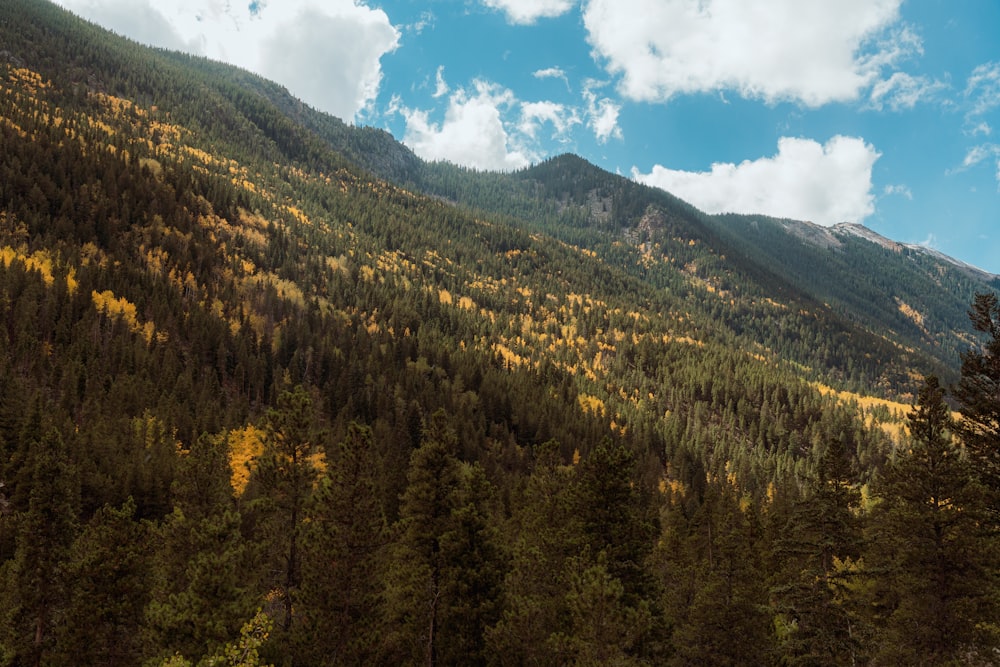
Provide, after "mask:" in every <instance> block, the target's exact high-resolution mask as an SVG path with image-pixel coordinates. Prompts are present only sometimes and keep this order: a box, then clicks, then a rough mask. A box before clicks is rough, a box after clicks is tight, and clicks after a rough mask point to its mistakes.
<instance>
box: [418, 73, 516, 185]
mask: <svg viewBox="0 0 1000 667" xmlns="http://www.w3.org/2000/svg"><path fill="white" fill-rule="evenodd" d="M516 103H517V100H516V99H515V97H514V94H513V93H512V92H511V91H509V90H506V89H504V88H502V87H500V86H498V85H496V84H493V83H490V82H487V81H482V80H477V81H475V82H473V91H472V92H471V93H470V92H468V91H466V90H464V89H458V90H456V91H455V92H454V93H452V95H451V97H450V98H449V100H448V109H447V111H446V112H445V116H444V121H443V122H441V123H434V122H431V120H430V117H429V112H427V111H425V110H420V109H409V108H406V107H398V110H399V112H400V113H402V114H403V118H404V119H405V121H406V132H405V134H404V135H403V143H405V144H406V145H408V146H409V147H410V148H411V149H413V152H415V153H416V154H417V155H419V156H420V157H422V158H424V159H425V160H431V161H434V160H444V161H448V162H453V163H455V164H459V165H463V166H467V167H473V168H475V169H483V170H497V171H506V170H512V169H518V168H520V167H525V166H527V165H528V164H530V163H531V162H532V160H533V159H534V158H535V156H534V155H533V154H531V153H530V152H529V151H527V150H526V149H524V148H522V147H519V146H515V145H514V143H515V141H514V140H513V139H512V138H511V137H510V136H509V134H508V131H507V128H506V126H505V125H504V122H503V117H504V115H505V114H506V113H508V112H509V111H510V109H511V108H512V107H514V106H515V105H516Z"/></svg>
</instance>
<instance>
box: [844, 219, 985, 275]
mask: <svg viewBox="0 0 1000 667" xmlns="http://www.w3.org/2000/svg"><path fill="white" fill-rule="evenodd" d="M830 229H831V230H833V233H834V234H839V235H842V236H848V235H849V236H855V237H857V238H861V239H865V240H866V241H870V242H872V243H874V244H876V245H880V246H882V247H883V248H886V249H887V250H892V251H893V252H902V251H903V250H904V249H905V250H911V251H914V252H918V253H922V254H924V255H928V256H930V257H933V258H934V259H936V260H938V261H941V262H945V263H947V264H950V265H952V266H954V267H955V268H957V269H959V270H961V271H964V272H966V273H969V274H972V275H974V276H975V277H976V278H979V279H981V280H985V281H991V280H995V279H996V278H997V277H998V276H997V275H996V274H994V273H990V272H988V271H983V270H982V269H980V268H979V267H976V266H973V265H971V264H968V263H966V262H963V261H962V260H959V259H955V258H954V257H951V256H949V255H946V254H945V253H943V252H941V251H940V250H936V249H934V248H931V247H929V246H926V245H921V244H919V243H901V242H899V241H893V240H892V239H889V238H886V237H884V236H882V235H881V234H879V233H878V232H875V231H872V230H871V229H868V228H867V227H865V226H864V225H861V224H858V223H856V222H841V223H838V224H836V225H834V226H833V227H831V228H830Z"/></svg>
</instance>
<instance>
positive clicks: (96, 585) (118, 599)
mask: <svg viewBox="0 0 1000 667" xmlns="http://www.w3.org/2000/svg"><path fill="white" fill-rule="evenodd" d="M135 512H136V505H135V502H134V501H133V500H132V499H131V498H130V499H128V500H127V501H126V502H125V504H124V505H122V507H121V508H120V509H116V508H113V507H107V506H105V507H103V508H101V509H100V510H98V512H97V513H96V514H95V515H94V516H93V517H92V518H91V520H90V521H89V522H88V523H87V525H86V526H85V527H84V529H83V531H82V532H81V533H80V536H79V537H77V539H76V541H75V542H74V543H73V546H72V548H71V550H70V554H69V558H68V562H67V567H66V574H67V582H68V586H69V590H68V596H67V597H68V601H67V605H66V610H65V612H64V613H65V616H64V617H63V618H65V619H66V620H67V621H70V622H63V623H60V624H59V625H58V627H57V629H56V654H57V655H58V656H59V660H60V661H61V662H62V664H67V665H69V664H79V665H108V666H109V667H114V666H116V665H122V666H127V665H135V664H138V663H139V662H140V660H141V656H142V627H143V620H144V619H143V608H144V606H145V604H146V598H147V597H148V595H149V588H148V585H147V581H148V579H149V577H148V573H149V559H148V544H147V539H148V537H147V536H148V526H147V525H145V524H143V523H140V522H138V521H136V520H135Z"/></svg>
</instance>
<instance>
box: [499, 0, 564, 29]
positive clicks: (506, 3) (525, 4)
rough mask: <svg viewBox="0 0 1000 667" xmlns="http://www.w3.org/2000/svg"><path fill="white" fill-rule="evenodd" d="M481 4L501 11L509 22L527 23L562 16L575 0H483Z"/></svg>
mask: <svg viewBox="0 0 1000 667" xmlns="http://www.w3.org/2000/svg"><path fill="white" fill-rule="evenodd" d="M483 4H484V5H486V6H487V7H490V8H492V9H499V10H501V11H503V12H504V13H505V14H506V15H507V20H508V21H509V22H511V23H517V24H522V25H527V24H531V23H534V22H535V21H537V20H538V19H540V18H552V17H555V16H562V15H563V14H565V13H566V12H568V11H569V10H570V9H572V8H573V5H575V4H576V0H483Z"/></svg>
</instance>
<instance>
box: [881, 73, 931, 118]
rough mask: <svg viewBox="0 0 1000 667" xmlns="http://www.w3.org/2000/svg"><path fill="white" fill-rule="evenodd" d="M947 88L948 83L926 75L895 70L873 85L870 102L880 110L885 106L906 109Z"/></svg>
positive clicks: (893, 109)
mask: <svg viewBox="0 0 1000 667" xmlns="http://www.w3.org/2000/svg"><path fill="white" fill-rule="evenodd" d="M947 88H948V85H947V84H946V83H943V82H941V81H935V80H932V79H929V78H927V77H925V76H911V75H910V74H907V73H905V72H893V73H892V76H890V77H889V78H888V79H885V80H883V81H878V82H877V83H875V85H874V86H872V92H871V97H870V99H869V104H870V106H871V107H872V108H873V109H877V110H879V111H881V110H882V109H884V108H889V109H890V110H892V111H904V110H906V109H912V108H913V107H915V106H916V105H917V102H921V101H927V100H930V99H933V98H934V97H935V96H937V95H938V94H939V93H941V92H942V91H944V90H946V89H947Z"/></svg>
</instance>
